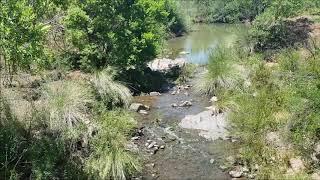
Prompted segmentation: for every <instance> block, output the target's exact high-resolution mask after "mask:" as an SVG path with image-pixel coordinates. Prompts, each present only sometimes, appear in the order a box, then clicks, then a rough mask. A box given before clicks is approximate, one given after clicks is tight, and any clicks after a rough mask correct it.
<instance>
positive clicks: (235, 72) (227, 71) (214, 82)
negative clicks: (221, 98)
mask: <svg viewBox="0 0 320 180" xmlns="http://www.w3.org/2000/svg"><path fill="white" fill-rule="evenodd" d="M235 62H237V59H236V57H235V54H234V52H233V51H232V50H231V49H230V48H229V49H227V48H221V47H219V48H217V49H215V50H214V51H213V52H212V55H211V56H210V59H209V64H208V73H206V74H204V75H203V77H202V78H201V79H200V81H199V82H198V84H197V90H198V93H200V94H205V95H214V94H216V93H217V91H218V90H219V89H227V88H232V87H235V86H236V84H237V83H238V81H237V80H239V79H238V78H241V77H242V76H243V75H241V73H240V72H239V70H240V69H239V67H236V65H235ZM235 77H237V78H235Z"/></svg>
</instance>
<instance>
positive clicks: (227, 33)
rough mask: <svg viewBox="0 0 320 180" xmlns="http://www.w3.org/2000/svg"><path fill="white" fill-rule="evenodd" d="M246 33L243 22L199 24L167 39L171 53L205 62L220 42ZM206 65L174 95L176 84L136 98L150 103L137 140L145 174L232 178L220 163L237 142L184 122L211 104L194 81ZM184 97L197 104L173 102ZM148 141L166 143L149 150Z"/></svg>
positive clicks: (227, 42)
mask: <svg viewBox="0 0 320 180" xmlns="http://www.w3.org/2000/svg"><path fill="white" fill-rule="evenodd" d="M244 32H245V27H244V26H243V25H221V24H216V25H196V26H195V27H194V31H192V32H191V33H189V34H188V35H186V36H183V37H179V38H175V39H172V40H170V41H169V42H168V46H167V49H168V54H169V56H171V58H176V57H178V56H182V57H183V58H186V59H187V61H188V62H190V63H195V64H206V63H207V62H208V58H209V56H210V54H211V53H214V49H215V48H216V47H217V46H219V45H227V46H231V45H232V44H233V43H234V42H235V41H236V40H237V38H238V37H239V36H241V35H243V33H244ZM181 52H183V53H181ZM204 70H205V69H204V68H203V67H200V68H198V73H197V74H196V76H195V78H194V79H193V80H191V81H190V82H188V84H189V85H191V88H188V89H183V90H181V92H180V93H178V94H175V95H172V94H171V93H172V92H173V91H175V90H176V88H177V87H173V88H172V89H170V90H169V91H168V92H167V93H163V94H162V95H161V96H156V97H152V96H139V97H136V98H135V101H136V102H141V103H143V104H145V105H148V106H150V107H151V110H150V112H149V114H148V115H137V116H138V119H139V121H138V122H139V126H140V127H141V129H143V132H144V136H142V137H141V139H139V140H138V142H136V143H137V144H138V146H139V149H140V150H141V153H142V154H143V157H144V162H145V166H144V168H143V172H142V179H163V180H171V179H172V180H176V179H177V180H180V179H182V180H184V179H190V180H193V179H194V180H198V179H205V180H206V179H218V180H219V179H231V178H230V177H229V175H228V173H227V172H225V171H223V170H221V169H220V168H219V166H221V165H223V162H224V160H225V158H226V157H227V156H228V155H230V154H232V153H233V147H234V144H232V143H231V142H229V141H225V140H221V139H219V138H217V137H215V138H204V137H203V136H201V131H200V130H199V129H192V128H189V129H185V128H183V127H184V126H183V125H182V126H181V122H182V121H186V119H185V118H186V117H190V116H193V115H197V114H199V113H202V112H204V111H206V110H207V109H206V107H208V106H210V102H209V98H208V97H201V96H199V95H197V94H196V93H195V88H194V86H193V85H194V84H195V82H196V80H197V78H198V77H199V76H200V74H201V73H202V72H204ZM183 101H191V102H192V106H190V107H176V108H173V107H172V104H174V103H177V104H179V103H181V102H183ZM214 120H215V119H214ZM199 121H201V117H200V120H199ZM188 126H189V125H188ZM205 126H206V125H205ZM208 126H209V125H208ZM202 133H203V132H202ZM211 133H212V134H215V133H214V132H211ZM213 139H214V141H213ZM148 140H149V141H155V142H157V144H159V145H164V146H165V148H164V149H161V150H159V151H157V152H156V153H155V154H153V153H152V152H151V154H150V150H148V148H147V147H146V146H145V144H146V143H147V142H148Z"/></svg>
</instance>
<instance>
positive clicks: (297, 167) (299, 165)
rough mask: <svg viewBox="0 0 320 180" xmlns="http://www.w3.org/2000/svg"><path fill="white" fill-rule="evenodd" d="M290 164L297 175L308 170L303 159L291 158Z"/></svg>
mask: <svg viewBox="0 0 320 180" xmlns="http://www.w3.org/2000/svg"><path fill="white" fill-rule="evenodd" d="M289 163H290V166H291V168H292V170H293V171H294V172H295V173H298V172H301V171H302V170H304V169H305V168H306V167H305V166H304V164H303V161H302V160H301V157H295V158H291V159H290V160H289Z"/></svg>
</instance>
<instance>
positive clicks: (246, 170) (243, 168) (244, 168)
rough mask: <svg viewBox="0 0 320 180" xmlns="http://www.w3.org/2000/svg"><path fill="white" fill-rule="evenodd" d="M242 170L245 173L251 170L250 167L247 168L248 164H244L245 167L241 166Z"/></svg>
mask: <svg viewBox="0 0 320 180" xmlns="http://www.w3.org/2000/svg"><path fill="white" fill-rule="evenodd" d="M241 171H242V172H244V173H248V172H249V171H250V170H249V168H247V167H246V166H243V167H242V168H241Z"/></svg>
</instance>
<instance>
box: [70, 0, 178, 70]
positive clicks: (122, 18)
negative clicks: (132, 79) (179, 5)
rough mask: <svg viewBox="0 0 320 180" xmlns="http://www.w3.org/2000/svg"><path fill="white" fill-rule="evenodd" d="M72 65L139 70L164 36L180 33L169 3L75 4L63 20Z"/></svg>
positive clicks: (97, 0)
mask: <svg viewBox="0 0 320 180" xmlns="http://www.w3.org/2000/svg"><path fill="white" fill-rule="evenodd" d="M65 25H66V28H67V38H68V39H69V41H70V42H71V43H72V44H73V45H74V47H75V49H74V52H73V53H74V57H73V58H74V64H75V65H76V66H79V67H81V68H84V69H86V70H92V69H95V68H103V67H105V66H109V65H113V66H117V67H120V68H122V69H126V68H129V67H131V66H135V67H139V66H141V65H143V64H144V63H145V62H147V61H149V60H151V59H152V58H154V57H155V56H156V54H157V49H158V47H159V45H160V43H161V41H162V40H163V37H165V36H166V29H167V28H168V31H172V32H173V33H180V31H184V26H183V23H182V19H181V17H179V16H178V14H177V13H176V10H175V6H174V3H173V2H171V1H169V0H161V1H154V0H139V1H125V0H112V1H107V2H106V1H101V0H95V1H79V2H75V3H74V4H73V5H72V7H71V8H70V9H69V10H68V14H67V16H66V18H65Z"/></svg>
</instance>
